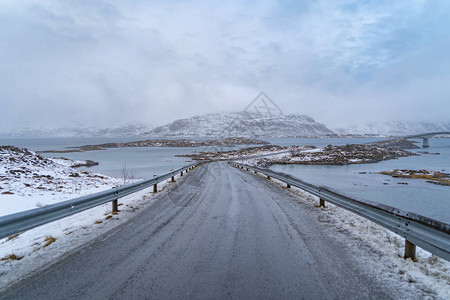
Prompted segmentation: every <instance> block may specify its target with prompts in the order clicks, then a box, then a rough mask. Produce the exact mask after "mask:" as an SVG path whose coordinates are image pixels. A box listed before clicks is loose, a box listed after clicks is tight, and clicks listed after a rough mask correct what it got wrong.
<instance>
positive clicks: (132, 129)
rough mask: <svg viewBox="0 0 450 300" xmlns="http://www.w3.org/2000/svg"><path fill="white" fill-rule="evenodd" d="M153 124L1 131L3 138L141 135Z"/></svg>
mask: <svg viewBox="0 0 450 300" xmlns="http://www.w3.org/2000/svg"><path fill="white" fill-rule="evenodd" d="M152 128H153V127H152V126H149V125H142V124H133V125H127V126H122V127H116V128H96V127H62V128H56V129H35V128H19V129H16V130H13V131H7V132H5V131H4V132H0V137H3V138H29V137H56V138H66V137H134V136H135V137H140V136H143V135H144V133H145V132H148V131H150V130H151V129H152Z"/></svg>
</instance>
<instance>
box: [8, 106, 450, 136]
mask: <svg viewBox="0 0 450 300" xmlns="http://www.w3.org/2000/svg"><path fill="white" fill-rule="evenodd" d="M435 131H450V122H379V123H368V124H366V125H362V126H347V127H341V128H335V129H333V130H331V129H329V128H327V127H326V126H325V125H323V124H321V123H318V122H316V121H314V119H312V118H311V117H308V116H306V115H299V114H288V115H285V114H276V115H273V116H270V117H268V116H261V115H258V114H255V113H247V112H235V113H213V114H207V115H201V116H195V117H191V118H187V119H178V120H176V121H174V122H172V123H169V124H166V125H163V126H159V127H156V128H153V127H152V126H149V125H142V124H135V125H127V126H122V127H116V128H95V127H83V128H80V127H63V128H58V129H30V128H21V129H17V130H14V131H10V132H1V130H0V137H2V138H31V137H35V138H36V137H40V138H43V137H56V138H58V137H59V138H62V137H69V138H70V137H136V138H139V137H144V138H166V137H174V138H192V137H193V138H201V137H214V138H226V137H247V138H255V137H316V136H333V135H362V136H364V135H373V136H402V135H408V134H415V133H423V132H435Z"/></svg>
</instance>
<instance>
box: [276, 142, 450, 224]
mask: <svg viewBox="0 0 450 300" xmlns="http://www.w3.org/2000/svg"><path fill="white" fill-rule="evenodd" d="M344 140H345V139H342V142H343V143H344V144H345V141H344ZM418 141H419V140H418ZM420 142H421V140H420ZM318 144H319V143H317V144H316V145H318ZM341 144H342V143H341ZM323 145H324V144H323V143H321V146H323ZM419 145H421V144H419ZM430 146H431V147H430V148H427V149H414V150H410V151H412V152H418V151H428V152H430V153H432V152H433V153H435V152H438V153H440V155H430V154H420V156H409V157H403V158H399V159H393V160H387V161H383V162H379V163H375V164H360V165H347V166H313V165H274V166H272V167H271V168H270V169H272V170H274V171H278V172H283V173H288V174H291V175H293V176H295V177H297V178H299V179H302V180H304V181H306V182H310V183H313V184H316V185H324V186H328V187H331V188H334V189H336V190H338V191H341V192H343V193H344V194H347V195H350V196H352V197H355V198H360V199H367V200H372V201H375V202H379V203H383V204H387V205H390V206H394V207H398V208H400V209H403V210H406V211H411V212H415V213H418V214H422V215H426V216H428V217H431V218H434V219H437V220H440V221H443V222H445V223H450V187H448V186H439V185H435V184H432V183H427V182H426V181H425V180H422V179H406V178H392V177H390V176H386V175H380V174H377V173H378V172H380V171H386V170H392V169H412V170H419V169H427V170H430V171H442V172H445V173H450V139H430ZM363 172H365V173H367V174H361V173H363ZM399 182H405V183H408V184H407V185H401V184H398V183H399Z"/></svg>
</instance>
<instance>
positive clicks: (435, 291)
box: [256, 173, 450, 299]
mask: <svg viewBox="0 0 450 300" xmlns="http://www.w3.org/2000/svg"><path fill="white" fill-rule="evenodd" d="M256 176H261V177H264V178H265V177H266V176H265V175H263V174H259V173H258V174H257V175H256ZM270 181H272V182H273V183H274V184H278V185H280V186H283V187H285V186H286V184H285V183H283V182H281V181H279V180H276V179H273V178H272V179H270ZM288 190H290V191H291V192H292V193H294V194H296V195H298V196H299V197H298V201H299V202H306V203H309V204H311V205H315V206H316V207H317V210H318V219H319V221H320V222H322V223H326V224H329V228H330V230H331V231H332V233H333V234H334V235H335V237H336V238H337V239H344V240H345V241H346V243H347V245H348V247H349V248H350V250H351V251H352V252H353V253H355V256H358V257H361V264H362V265H363V266H365V267H366V268H367V269H368V270H369V271H370V272H371V273H372V274H373V276H374V277H377V278H381V279H382V280H383V281H385V282H386V285H387V286H388V285H389V281H391V280H398V281H400V282H402V283H403V285H404V288H405V289H410V286H411V285H413V286H414V288H416V289H417V290H419V291H420V290H421V291H424V292H426V293H427V294H429V293H431V294H432V295H433V296H432V297H430V298H429V299H450V262H448V261H446V260H444V259H441V258H439V257H437V256H435V255H432V254H431V253H430V252H428V251H425V250H423V249H421V248H420V247H417V252H416V256H417V259H418V261H417V262H413V261H412V260H411V259H404V258H403V255H404V249H405V240H404V238H402V237H401V236H399V235H397V234H395V233H393V232H391V231H389V230H387V229H385V228H383V227H381V226H379V225H377V224H375V223H373V222H371V221H369V220H367V219H365V218H363V217H360V216H358V215H356V214H354V213H351V212H349V211H347V210H345V209H342V208H340V207H338V206H335V205H333V204H331V203H329V202H327V203H326V208H322V207H319V205H318V204H319V198H318V197H316V196H314V195H311V194H309V193H307V192H305V191H303V190H301V189H299V188H296V187H291V188H290V189H288ZM418 297H419V295H418ZM398 298H399V299H403V298H404V297H402V296H401V295H400V294H399V297H398Z"/></svg>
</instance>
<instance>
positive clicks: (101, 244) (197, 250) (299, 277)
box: [7, 162, 392, 299]
mask: <svg viewBox="0 0 450 300" xmlns="http://www.w3.org/2000/svg"><path fill="white" fill-rule="evenodd" d="M297 200H298V199H297V198H296V196H294V195H292V194H291V193H289V192H288V191H285V190H284V189H282V188H281V187H279V186H276V185H274V184H272V183H270V182H267V180H266V179H264V178H261V177H257V176H254V175H252V174H250V173H248V172H244V171H242V170H239V169H236V168H233V167H231V166H228V165H227V164H226V163H222V162H219V163H213V164H207V165H203V166H201V167H198V168H196V169H195V170H194V171H193V172H191V174H189V176H186V177H184V179H183V181H182V182H181V183H180V184H179V186H178V187H176V188H175V189H174V190H173V191H172V192H170V193H168V194H167V195H165V196H162V197H160V198H158V199H157V200H156V201H155V202H154V203H153V204H151V205H149V207H148V209H145V211H143V212H141V213H140V214H139V215H138V216H136V218H134V219H133V220H132V221H131V222H129V223H127V224H126V226H123V227H122V228H120V230H117V231H115V232H114V233H112V234H111V235H109V236H108V237H106V238H104V239H102V241H98V242H97V243H95V245H93V246H92V247H91V248H89V249H87V250H86V251H84V252H83V253H81V254H78V255H74V256H72V257H70V258H68V259H66V260H65V261H64V262H63V263H61V264H59V265H58V266H57V267H55V268H53V269H52V270H50V271H48V272H45V274H41V275H40V276H38V277H37V278H34V279H33V280H31V281H29V282H27V284H26V285H24V286H22V287H21V288H19V289H17V290H15V291H14V292H13V293H12V294H9V295H8V296H7V297H8V298H12V299H181V298H192V299H212V298H220V299H222V298H224V299H266V298H270V299H355V298H357V299H366V298H379V299H387V298H392V297H391V296H390V294H389V291H386V288H385V287H383V286H381V285H380V284H379V283H378V282H376V279H373V278H369V277H368V276H367V275H365V273H364V271H363V269H362V268H363V267H362V266H359V265H358V261H357V260H356V259H355V258H353V257H351V256H350V255H349V254H348V253H346V251H345V247H343V245H342V244H341V243H344V242H345V241H342V242H341V241H339V240H337V239H336V238H333V237H331V236H329V233H327V232H329V231H326V230H325V228H324V227H323V225H322V224H320V223H319V222H318V220H317V216H316V215H315V213H314V210H315V209H317V208H314V207H312V206H311V205H307V204H302V203H298V201H297Z"/></svg>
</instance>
